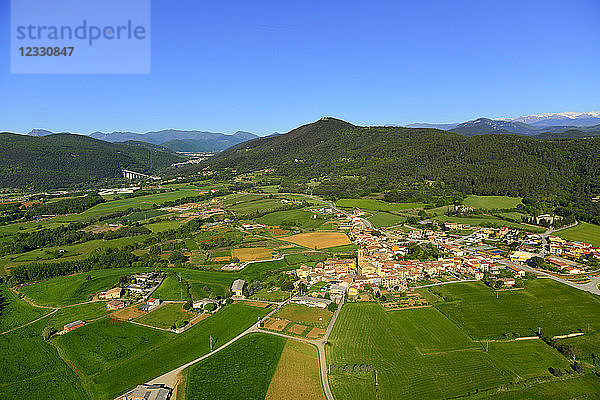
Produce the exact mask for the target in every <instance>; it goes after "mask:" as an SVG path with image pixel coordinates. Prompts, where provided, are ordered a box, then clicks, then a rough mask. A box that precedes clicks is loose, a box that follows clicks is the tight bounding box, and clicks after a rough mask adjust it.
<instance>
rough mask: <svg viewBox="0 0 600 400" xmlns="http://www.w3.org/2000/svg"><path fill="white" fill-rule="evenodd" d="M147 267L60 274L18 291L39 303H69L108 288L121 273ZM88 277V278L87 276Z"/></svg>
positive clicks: (82, 299)
mask: <svg viewBox="0 0 600 400" xmlns="http://www.w3.org/2000/svg"><path fill="white" fill-rule="evenodd" d="M148 270H149V269H148V268H114V269H102V270H96V271H90V272H84V273H80V274H77V275H70V276H60V277H57V278H52V279H48V280H47V281H43V282H38V283H35V284H33V285H29V286H24V287H22V288H21V289H20V292H21V293H23V294H25V296H27V297H28V298H30V299H31V300H32V301H33V302H35V303H36V304H39V305H49V306H56V305H59V306H60V305H69V304H76V303H81V302H84V301H87V300H88V299H89V296H90V295H91V294H93V293H97V292H99V291H100V290H104V289H110V288H111V287H112V286H113V285H114V284H116V283H117V282H118V281H119V277H120V276H122V275H131V274H134V273H137V272H142V271H148ZM88 276H89V277H90V279H89V280H88V279H87V277H88Z"/></svg>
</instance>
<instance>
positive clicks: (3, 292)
mask: <svg viewBox="0 0 600 400" xmlns="http://www.w3.org/2000/svg"><path fill="white" fill-rule="evenodd" d="M49 312H50V310H48V309H44V308H36V307H33V306H31V305H29V304H27V303H26V302H25V301H23V300H21V299H19V298H18V296H17V295H16V294H15V293H14V292H13V291H11V290H10V289H9V288H8V287H6V286H5V285H0V333H2V332H6V331H8V330H10V329H13V328H16V327H18V326H21V325H23V324H26V323H28V322H30V321H33V320H35V319H37V318H39V317H41V316H43V315H44V314H48V313H49Z"/></svg>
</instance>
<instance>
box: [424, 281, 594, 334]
mask: <svg viewBox="0 0 600 400" xmlns="http://www.w3.org/2000/svg"><path fill="white" fill-rule="evenodd" d="M420 293H422V294H423V295H424V296H425V297H426V298H428V300H430V301H433V302H436V301H437V303H435V306H436V307H437V308H438V309H439V310H440V311H442V313H444V314H445V315H446V316H448V318H450V319H451V320H452V321H454V322H455V323H457V324H459V325H460V326H462V327H463V328H464V329H465V331H466V332H468V333H469V335H470V336H471V337H473V338H476V339H491V338H503V337H514V336H532V335H534V334H536V333H537V330H538V327H541V329H542V332H543V333H545V334H546V335H549V336H554V335H560V334H568V333H573V332H577V331H579V330H582V331H587V330H588V326H589V327H590V328H591V329H594V330H599V329H600V316H599V315H598V309H600V300H598V299H597V298H596V297H594V296H592V295H591V294H589V293H587V292H583V291H580V290H577V289H574V288H571V287H569V286H567V285H563V284H561V283H558V282H555V281H552V280H550V279H536V280H532V281H528V282H526V284H525V290H519V291H506V292H498V293H497V295H498V298H496V292H494V291H493V290H492V289H490V288H488V287H487V286H485V285H484V284H483V283H481V282H469V283H459V284H452V285H445V286H438V287H435V288H428V289H421V290H420ZM588 324H589V325H588Z"/></svg>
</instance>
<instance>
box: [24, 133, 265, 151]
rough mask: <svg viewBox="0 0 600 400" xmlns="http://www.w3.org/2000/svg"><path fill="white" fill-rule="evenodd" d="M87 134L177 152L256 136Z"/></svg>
mask: <svg viewBox="0 0 600 400" xmlns="http://www.w3.org/2000/svg"><path fill="white" fill-rule="evenodd" d="M53 133H54V132H51V131H48V130H45V129H33V130H31V132H29V133H28V135H30V136H48V135H52V134H53ZM61 133H67V132H61ZM89 136H90V137H92V138H94V139H99V140H104V141H106V142H111V143H122V142H130V141H133V142H144V143H150V144H154V145H159V146H162V147H164V148H167V149H169V150H172V151H178V152H218V151H222V150H225V149H226V148H228V147H231V146H235V145H236V144H240V143H243V142H246V141H248V140H251V139H256V138H257V137H258V136H257V135H255V134H253V133H250V132H244V131H238V132H236V133H234V134H233V135H226V134H224V133H215V132H206V131H182V130H176V129H165V130H161V131H152V132H146V133H135V132H109V133H105V132H94V133H92V134H90V135H89Z"/></svg>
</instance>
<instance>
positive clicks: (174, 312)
mask: <svg viewBox="0 0 600 400" xmlns="http://www.w3.org/2000/svg"><path fill="white" fill-rule="evenodd" d="M192 318H194V314H193V313H191V312H189V311H186V310H184V309H183V303H169V304H164V305H161V306H160V307H158V308H156V309H155V310H152V311H150V312H149V313H148V314H145V315H143V316H141V317H140V318H137V319H136V320H135V321H136V322H139V323H141V324H146V325H150V326H155V327H157V328H162V329H171V328H172V327H174V326H175V323H176V322H177V321H181V322H184V323H185V322H189V321H190V320H191V319H192Z"/></svg>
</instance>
